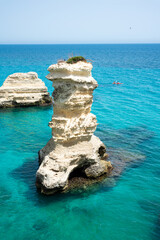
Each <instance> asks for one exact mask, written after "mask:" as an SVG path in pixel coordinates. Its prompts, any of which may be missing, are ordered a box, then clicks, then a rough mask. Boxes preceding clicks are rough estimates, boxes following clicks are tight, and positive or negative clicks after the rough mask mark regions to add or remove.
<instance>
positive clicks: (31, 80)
mask: <svg viewBox="0 0 160 240" xmlns="http://www.w3.org/2000/svg"><path fill="white" fill-rule="evenodd" d="M51 103H52V98H51V97H50V95H49V93H48V90H47V87H46V86H45V84H44V82H43V81H42V80H41V79H39V78H38V75H37V73H35V72H28V73H14V74H12V75H9V76H8V77H7V79H6V80H5V81H4V83H3V85H2V87H0V107H2V108H5V107H19V106H20V107H21V106H37V105H42V106H43V105H49V104H51Z"/></svg>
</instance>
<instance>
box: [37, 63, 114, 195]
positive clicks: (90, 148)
mask: <svg viewBox="0 0 160 240" xmlns="http://www.w3.org/2000/svg"><path fill="white" fill-rule="evenodd" d="M91 70H92V64H91V63H87V62H82V61H81V62H77V63H74V64H68V63H66V62H62V63H59V64H54V65H51V66H50V67H49V69H48V71H49V72H50V74H48V76H47V78H48V79H49V80H51V81H53V87H54V89H55V90H54V92H53V97H54V105H53V110H54V115H53V117H52V120H51V122H50V123H49V126H50V127H51V129H52V138H51V139H50V140H49V142H48V143H47V144H46V146H45V147H44V148H43V149H41V150H40V152H39V161H40V163H41V165H40V167H39V169H38V171H37V181H36V185H37V187H38V188H40V189H41V192H43V193H45V194H52V193H55V192H56V191H63V190H65V189H66V188H67V184H68V179H69V176H70V174H71V173H73V171H75V170H76V171H77V169H78V170H79V171H81V172H83V174H85V175H86V177H88V178H97V177H99V176H101V175H102V174H104V173H109V172H110V170H111V169H112V166H111V163H110V162H107V161H106V160H105V158H106V153H105V152H106V148H105V146H104V144H103V143H102V142H101V141H100V139H99V138H98V137H96V136H94V135H93V133H94V131H95V130H96V127H97V120H96V116H95V115H93V114H92V113H90V111H91V105H92V102H93V95H92V94H93V90H94V89H95V88H96V87H97V86H98V84H97V82H96V80H95V79H94V78H93V77H92V76H91Z"/></svg>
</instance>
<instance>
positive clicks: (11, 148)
mask: <svg viewBox="0 0 160 240" xmlns="http://www.w3.org/2000/svg"><path fill="white" fill-rule="evenodd" d="M72 54H73V55H82V56H84V57H86V58H87V59H91V60H92V63H93V71H92V74H93V77H94V78H95V79H96V80H97V81H98V83H99V87H98V88H97V89H96V90H95V92H94V102H93V106H92V112H93V113H94V114H96V116H97V120H98V123H99V125H98V127H97V130H96V135H97V136H99V137H100V138H101V140H103V141H104V143H105V144H106V146H107V147H108V149H114V150H115V151H116V150H117V151H119V153H120V154H121V153H122V154H124V158H125V157H126V158H127V156H129V154H130V153H132V155H133V156H134V154H135V158H136V156H137V155H140V156H144V158H143V161H136V163H135V164H132V165H131V166H128V167H126V168H125V169H124V171H123V172H122V174H121V175H120V176H119V177H118V178H116V179H112V181H110V183H109V182H108V180H104V181H103V182H102V183H100V184H98V185H96V186H93V187H91V188H89V189H86V190H77V191H72V192H70V193H66V194H58V195H55V196H50V197H47V196H42V195H40V194H39V193H37V191H36V188H35V174H36V170H37V168H38V151H39V150H40V149H41V148H42V147H43V146H44V145H45V144H46V143H47V141H48V140H49V138H50V137H51V129H50V128H49V127H48V122H49V121H50V120H51V117H52V112H53V111H52V107H29V108H17V109H6V110H2V109H1V110H0V239H2V240H46V239H47V240H84V239H86V240H93V239H94V240H159V239H160V44H153V45H152V44H135V45H126V44H124V45H123V44H122V45H0V85H2V83H3V81H4V80H5V79H6V77H7V76H8V75H10V74H12V73H15V72H28V71H35V72H37V73H38V75H39V77H40V78H41V79H42V80H43V81H44V82H45V83H46V85H47V87H48V89H49V92H50V93H51V92H52V91H53V89H52V84H51V82H50V81H48V80H47V79H46V78H45V76H46V75H47V68H48V67H49V66H50V65H51V64H54V63H56V62H57V60H58V59H62V58H64V59H67V58H68V57H69V56H72ZM113 81H119V82H122V83H123V84H122V85H119V86H116V85H113V84H112V83H113Z"/></svg>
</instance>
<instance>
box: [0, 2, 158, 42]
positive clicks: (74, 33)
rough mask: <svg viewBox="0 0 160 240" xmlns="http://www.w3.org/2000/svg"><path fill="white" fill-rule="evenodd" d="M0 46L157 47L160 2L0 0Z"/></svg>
mask: <svg viewBox="0 0 160 240" xmlns="http://www.w3.org/2000/svg"><path fill="white" fill-rule="evenodd" d="M0 43H22V44H23V43H27V44H28V43H39V44H41V43H160V0H79V1H77V0H0Z"/></svg>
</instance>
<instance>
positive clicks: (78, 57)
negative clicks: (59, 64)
mask: <svg viewBox="0 0 160 240" xmlns="http://www.w3.org/2000/svg"><path fill="white" fill-rule="evenodd" d="M79 61H83V62H87V61H86V59H85V58H84V57H81V56H76V57H71V58H69V59H68V60H67V61H66V63H70V64H73V63H77V62H79Z"/></svg>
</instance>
